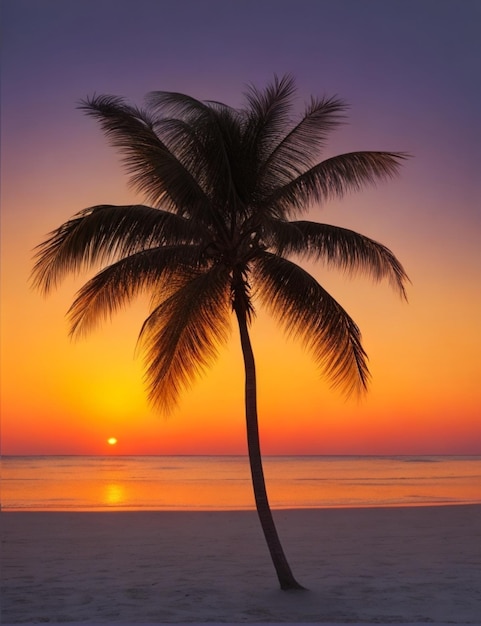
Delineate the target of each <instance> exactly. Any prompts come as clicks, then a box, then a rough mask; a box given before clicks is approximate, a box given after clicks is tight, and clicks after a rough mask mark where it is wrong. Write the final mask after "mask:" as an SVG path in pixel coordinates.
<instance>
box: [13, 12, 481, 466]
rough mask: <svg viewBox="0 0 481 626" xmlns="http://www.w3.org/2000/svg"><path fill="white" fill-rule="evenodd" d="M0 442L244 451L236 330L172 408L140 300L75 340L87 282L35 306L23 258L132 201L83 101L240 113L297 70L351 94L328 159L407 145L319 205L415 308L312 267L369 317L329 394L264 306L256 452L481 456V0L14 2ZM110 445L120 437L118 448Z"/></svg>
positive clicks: (67, 286) (321, 91)
mask: <svg viewBox="0 0 481 626" xmlns="http://www.w3.org/2000/svg"><path fill="white" fill-rule="evenodd" d="M2 24H3V33H2V39H3V59H2V93H1V98H2V161H1V167H2V170H1V178H2V179H1V182H2V190H1V202H2V283H1V288H2V294H1V295H2V324H1V332H2V344H1V349H2V369H1V373H2V394H1V396H2V397H1V402H2V407H1V408H2V422H1V427H2V452H3V453H4V454H51V453H52V454H64V453H65V454H69V453H72V454H77V453H80V454H83V453H86V454H97V453H98V454H102V453H106V452H108V451H109V450H108V449H107V448H108V446H107V444H106V440H107V438H108V437H110V436H115V437H117V438H118V444H117V446H116V447H115V452H116V453H119V454H176V453H188V454H204V453H244V452H245V450H246V445H245V434H244V414H243V369H242V360H241V353H240V346H239V341H238V336H237V333H236V329H235V326H234V325H233V328H232V340H231V342H230V344H229V345H228V346H227V347H226V349H225V350H222V352H221V354H220V358H219V360H218V362H217V364H216V365H215V366H214V367H213V368H212V369H211V370H210V371H209V372H208V373H207V374H206V375H205V376H204V377H203V378H202V379H201V380H200V381H199V382H198V383H197V385H195V386H194V387H193V388H192V389H191V390H190V391H189V392H186V393H185V394H184V395H183V396H182V399H181V402H180V405H179V408H178V410H177V411H176V412H175V413H174V414H173V415H171V416H170V417H168V418H165V417H163V416H161V415H159V414H156V413H155V412H154V411H153V410H152V409H150V408H149V406H148V405H147V402H146V400H145V395H144V390H143V381H142V362H141V359H140V358H135V357H134V351H135V343H136V338H137V334H138V331H139V329H140V324H141V322H142V320H143V318H144V317H145V315H146V313H147V306H146V302H145V301H142V300H139V302H138V303H136V304H135V306H133V307H132V308H131V309H128V310H126V311H125V312H123V313H121V314H120V315H118V317H116V318H115V319H114V320H113V322H112V323H111V324H108V323H107V324H104V325H103V326H102V327H101V328H100V329H99V330H97V331H95V332H92V334H91V335H90V336H89V337H88V338H86V339H83V340H81V341H77V342H75V343H73V342H71V341H70V340H69V339H68V336H67V333H68V329H67V325H66V321H65V312H66V310H67V308H68V306H69V303H70V302H71V301H72V299H73V296H74V293H75V291H76V289H78V288H79V286H80V285H81V284H82V283H83V282H84V281H85V280H86V279H87V277H88V276H87V275H86V274H85V275H83V276H82V277H79V278H75V279H71V280H67V281H66V282H65V283H64V284H63V285H62V287H61V289H59V291H58V292H57V293H55V294H53V295H52V296H50V297H49V298H48V299H44V298H43V297H42V296H41V295H39V293H36V292H35V291H33V290H32V289H31V288H30V287H29V282H28V281H29V273H30V270H31V267H32V261H31V259H32V249H33V248H34V246H35V245H37V244H38V243H40V241H42V239H43V238H44V237H45V235H46V234H47V233H48V232H49V231H50V230H52V229H53V228H55V227H57V226H58V225H60V224H61V223H62V222H64V221H66V220H67V219H68V218H69V217H70V216H72V215H73V214H74V213H76V212H77V211H79V210H80V209H82V208H85V207H88V206H92V205H95V204H101V203H108V204H126V203H129V202H132V201H136V202H140V201H142V198H141V197H140V196H138V195H135V194H134V193H133V191H132V190H130V189H129V188H128V187H127V184H126V176H125V175H124V173H123V170H122V167H121V164H120V162H119V158H118V155H117V154H116V153H115V151H114V150H113V149H112V148H111V147H109V146H108V145H107V142H106V141H105V139H104V137H103V135H102V133H101V131H100V130H99V128H98V127H97V126H96V124H95V122H94V121H93V120H91V119H89V118H87V117H86V116H84V115H83V114H82V113H81V112H80V111H79V110H78V109H77V108H76V106H77V104H78V101H79V100H80V99H81V98H83V97H85V96H87V95H92V94H94V93H109V94H116V95H122V96H125V97H126V98H128V99H129V100H131V101H133V102H135V103H140V102H141V99H142V98H143V96H144V94H145V93H147V92H148V91H151V90H156V89H158V90H171V91H181V92H185V93H189V94H191V95H193V96H195V97H197V98H199V99H212V100H220V101H223V102H226V103H228V104H230V105H233V106H238V105H240V104H241V103H242V92H243V91H244V90H245V86H246V85H247V84H248V83H254V84H256V85H258V86H264V85H265V84H266V83H267V82H268V81H270V80H271V79H272V77H273V75H274V73H277V74H278V75H282V74H284V73H291V74H293V75H294V76H295V77H296V81H297V85H298V87H299V110H301V109H302V108H303V102H304V101H305V100H307V99H308V98H309V97H310V95H311V94H315V95H338V96H340V97H342V98H344V99H345V100H346V101H347V102H349V104H350V107H351V108H350V114H349V125H346V126H344V127H343V128H342V129H341V130H339V131H337V132H336V134H335V135H333V136H332V138H331V143H330V144H329V146H328V148H327V151H326V156H327V155H330V154H334V153H340V152H345V151H346V152H347V151H351V150H359V149H360V150H399V151H407V152H410V153H411V154H412V155H413V158H412V159H411V160H410V161H409V162H408V163H407V164H406V165H404V166H403V168H402V172H401V176H400V177H399V178H397V179H396V180H394V181H392V182H387V183H382V184H380V185H379V186H378V187H376V188H367V189H366V190H365V191H364V192H361V193H358V194H353V195H350V196H349V197H346V198H345V199H344V200H343V201H339V202H333V203H331V204H330V205H328V206H324V207H322V208H319V209H316V210H313V211H312V212H311V214H310V218H311V219H318V220H319V221H324V222H330V223H335V224H337V225H340V226H346V227H348V228H352V229H354V230H358V231H359V232H362V233H363V234H365V235H367V236H370V237H372V238H374V239H377V240H379V241H381V242H382V243H384V244H385V245H387V246H388V247H389V248H391V249H392V250H393V251H394V253H395V254H396V255H397V257H398V258H399V259H400V260H401V261H402V263H403V264H404V266H405V268H406V270H407V272H408V274H409V276H410V278H411V281H412V284H411V285H410V287H409V292H408V296H409V304H406V303H403V302H401V301H400V300H399V298H398V297H397V296H396V294H395V293H393V292H392V291H391V290H390V289H389V288H388V286H387V285H385V284H377V285H375V284H372V283H371V282H369V281H368V280H366V279H363V278H355V279H350V278H347V277H345V276H342V275H340V274H337V273H335V272H326V270H325V268H323V267H322V266H319V267H314V266H311V267H310V268H309V269H311V270H312V271H313V273H314V274H315V275H316V277H317V278H318V279H319V280H320V281H321V282H322V283H323V284H324V285H325V286H326V287H327V288H328V289H329V290H330V291H331V293H332V294H333V295H334V296H335V297H336V298H337V299H338V300H339V301H340V302H341V304H342V305H343V306H344V307H345V308H346V309H347V310H348V312H349V313H350V314H351V315H352V317H354V319H355V320H356V321H357V323H358V324H359V325H360V327H361V330H362V332H363V337H364V343H365V347H366V350H367V352H368V354H369V356H370V367H371V371H372V375H373V380H372V384H371V388H370V392H369V394H368V395H367V396H366V397H365V398H364V399H362V400H361V401H357V400H346V399H345V398H343V397H342V396H340V395H339V394H338V393H337V392H335V391H332V390H330V389H329V387H328V386H327V384H326V383H325V382H324V381H323V380H322V377H321V376H320V373H319V372H318V371H317V370H316V368H315V366H314V363H313V361H312V359H311V357H310V356H309V354H306V353H304V352H303V350H302V347H301V346H300V345H297V344H296V343H294V342H293V341H290V340H287V339H285V338H284V337H283V336H282V334H281V332H280V331H279V330H278V328H277V326H276V325H275V324H274V322H273V321H272V320H271V319H269V317H268V316H267V315H266V314H265V313H262V312H261V311H259V313H258V316H257V320H256V322H255V324H254V327H253V330H252V339H253V344H254V349H255V352H256V357H257V367H258V376H259V413H260V420H261V437H262V442H263V449H264V452H265V453H296V454H300V453H312V454H416V453H425V454H433V453H438V454H444V453H446V454H448V453H452V454H463V453H464V454H480V453H481V419H480V416H481V384H480V365H479V362H480V358H479V357H480V354H481V334H480V324H479V320H480V319H481V290H480V274H481V254H480V234H481V208H480V207H481V183H480V179H481V177H480V159H479V146H480V140H481V133H480V130H481V126H480V115H479V111H480V103H481V80H480V77H481V72H480V70H481V63H480V59H481V45H480V40H481V38H480V36H479V35H480V25H481V3H480V2H479V1H478V0H462V1H461V2H459V1H458V0H452V1H446V0H400V1H397V0H390V1H388V2H386V1H383V0H252V1H251V0H243V1H242V2H237V1H229V0H196V1H195V0H192V1H188V0H172V1H170V0H82V1H80V0H3V3H2ZM110 452H112V449H110Z"/></svg>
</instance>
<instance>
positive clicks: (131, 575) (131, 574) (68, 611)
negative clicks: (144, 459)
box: [1, 504, 481, 625]
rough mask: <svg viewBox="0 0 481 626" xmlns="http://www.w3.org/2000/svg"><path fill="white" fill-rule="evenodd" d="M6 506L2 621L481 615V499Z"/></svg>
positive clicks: (367, 619) (465, 619) (445, 618)
mask: <svg viewBox="0 0 481 626" xmlns="http://www.w3.org/2000/svg"><path fill="white" fill-rule="evenodd" d="M273 514H274V517H275V520H276V524H277V528H278V531H279V535H280V537H281V541H282V543H283V546H284V549H285V551H286V555H287V558H288V560H289V562H290V564H291V567H292V569H293V571H294V574H295V576H296V578H297V579H298V580H299V581H300V582H301V583H302V584H304V585H305V586H306V587H308V588H309V591H308V592H307V593H306V594H295V593H294V594H293V593H286V592H282V591H280V590H279V589H278V584H277V580H276V577H275V573H274V570H273V567H272V564H271V561H270V557H269V554H268V551H267V547H266V545H265V542H264V538H263V536H262V531H261V529H260V525H259V522H258V520H257V514H256V512H255V511H188V512H187V511H106V512H85V511H84V512H65V511H63V512H55V513H54V512H50V511H36V512H27V511H21V512H19V511H15V512H14V511H5V510H4V511H2V515H1V528H2V546H3V550H2V598H3V610H2V623H5V624H7V623H8V624H13V623H22V624H28V623H38V622H44V621H50V622H65V623H90V624H93V623H95V624H105V623H122V624H126V623H132V624H133V623H144V624H149V623H156V624H161V623H175V624H182V623H189V624H193V623H211V624H214V623H229V624H235V623H258V624H259V623H262V622H267V623H270V624H274V623H281V624H291V625H292V624H305V623H311V624H312V623H336V624H340V623H343V624H347V623H357V624H361V623H369V624H371V623H377V624H379V623H386V624H388V623H404V624H407V623H413V624H414V623H420V622H434V623H439V624H441V623H448V622H451V623H456V624H479V622H480V619H479V616H480V615H481V569H480V567H479V565H480V563H481V505H477V504H473V505H466V504H462V505H446V506H415V507H412V506H410V507H374V508H373V507H368V508H337V509H332V508H329V509H327V508H326V509H278V510H275V511H273Z"/></svg>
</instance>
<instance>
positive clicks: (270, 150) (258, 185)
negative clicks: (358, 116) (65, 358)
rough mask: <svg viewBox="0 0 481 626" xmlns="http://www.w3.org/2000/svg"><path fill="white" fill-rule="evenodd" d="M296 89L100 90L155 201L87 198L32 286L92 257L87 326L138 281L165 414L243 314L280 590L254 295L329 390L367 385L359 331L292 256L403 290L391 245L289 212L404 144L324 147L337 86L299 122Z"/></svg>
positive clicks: (103, 112)
mask: <svg viewBox="0 0 481 626" xmlns="http://www.w3.org/2000/svg"><path fill="white" fill-rule="evenodd" d="M295 91H296V90H295V85H294V81H293V79H292V78H291V77H289V76H285V77H283V78H281V79H278V78H277V77H275V79H274V80H273V82H272V84H270V85H268V86H267V87H266V88H265V89H264V90H258V89H257V88H255V87H250V88H249V89H248V91H247V93H246V94H245V107H244V108H242V109H234V108H232V107H230V106H227V105H225V104H222V103H220V102H213V101H208V102H201V101H198V100H196V99H194V98H192V97H190V96H188V95H184V94H180V93H169V92H162V91H156V92H152V93H150V94H148V96H147V97H146V105H145V108H137V107H135V106H131V105H129V104H128V103H126V102H125V101H124V100H123V99H121V98H118V97H112V96H94V97H92V98H89V99H87V100H85V101H82V104H81V108H82V109H83V110H84V111H85V112H86V113H87V115H90V116H92V117H93V118H95V119H96V120H98V121H99V122H100V125H101V128H102V130H103V131H104V133H105V135H106V136H107V138H108V139H109V140H110V142H111V144H112V145H113V146H115V147H116V148H118V149H119V150H120V152H121V153H122V155H123V158H124V162H125V164H126V166H127V170H128V172H129V174H130V177H131V183H132V184H133V186H134V187H135V188H136V189H137V190H138V191H140V192H142V193H143V194H144V196H145V197H146V202H147V204H148V206H146V205H140V204H139V205H129V206H112V205H101V206H94V207H90V208H88V209H85V210H83V211H81V212H80V213H78V214H76V215H75V216H74V217H73V218H72V219H70V220H68V221H67V222H65V223H64V224H62V225H61V226H60V227H59V228H57V229H56V230H54V231H53V232H52V233H50V235H49V236H48V238H47V239H46V240H45V241H44V242H43V243H42V244H40V245H39V246H38V248H37V254H36V264H35V267H34V284H35V285H36V286H37V287H39V288H40V289H41V290H43V291H44V292H45V293H47V292H49V291H50V290H51V289H52V288H54V287H56V286H57V284H58V282H59V280H60V279H61V278H63V276H64V275H65V274H67V273H69V272H73V273H77V272H78V271H80V270H82V269H87V268H92V267H96V268H97V269H98V273H97V274H96V275H95V276H94V277H93V278H91V279H90V280H89V281H88V282H87V283H86V284H85V285H84V286H83V287H82V288H81V289H80V291H79V292H78V294H77V296H76V299H75V301H74V302H73V304H72V306H71V308H70V310H69V318H70V322H71V333H72V335H74V336H78V335H81V334H82V333H84V332H86V331H88V330H89V329H90V328H91V327H92V326H93V325H94V324H96V323H97V322H98V321H99V320H100V319H102V318H105V317H109V316H110V315H111V314H113V313H114V312H115V311H117V310H118V309H119V308H121V307H122V306H124V305H125V304H127V303H129V302H130V301H131V300H132V299H133V298H134V297H136V296H137V295H138V294H140V293H141V292H147V293H148V294H150V296H151V310H150V313H149V315H148V317H147V319H146V320H145V322H144V324H143V326H142V329H141V331H140V335H139V343H140V345H141V347H142V348H143V350H144V354H145V363H146V380H147V383H148V391H149V398H150V401H151V402H152V403H153V405H155V406H157V407H158V408H160V409H161V410H163V411H170V410H171V409H172V408H173V407H174V406H175V403H176V401H177V399H178V396H179V393H180V391H181V390H182V389H184V388H185V387H186V386H188V385H189V384H190V382H191V381H192V380H193V379H194V378H195V377H196V375H198V374H199V372H200V371H202V370H204V369H205V368H206V367H207V366H208V365H209V364H210V363H211V362H212V360H213V359H214V358H215V356H216V355H217V350H218V347H219V345H220V344H222V343H223V342H224V341H225V340H226V337H227V335H228V330H229V326H230V320H231V315H232V313H233V314H234V316H235V318H236V319H237V323H238V327H239V332H240V341H241V347H242V353H243V357H244V364H245V410H246V422H247V441H248V452H249V461H250V468H251V474H252V482H253V488H254V495H255V502H256V507H257V511H258V514H259V518H260V522H261V525H262V529H263V531H264V535H265V538H266V541H267V544H268V547H269V550H270V553H271V557H272V560H273V563H274V566H275V569H276V572H277V576H278V578H279V582H280V585H281V588H282V589H300V588H302V587H301V585H300V584H299V583H298V582H297V581H296V579H295V578H294V576H293V574H292V572H291V569H290V567H289V564H288V562H287V560H286V557H285V555H284V552H283V549H282V546H281V543H280V541H279V537H278V534H277V531H276V527H275V525H274V521H273V518H272V514H271V510H270V507H269V501H268V497H267V492H266V487H265V481H264V475H263V469H262V459H261V449H260V443H259V432H258V421H257V403H256V395H257V394H256V373H255V362H254V355H253V351H252V346H251V341H250V337H249V327H250V324H251V322H252V319H253V316H254V299H255V298H257V299H258V300H259V301H260V302H261V303H262V304H264V305H265V306H266V307H267V308H268V309H269V310H270V311H271V313H272V314H273V315H274V317H276V318H277V319H278V320H279V321H280V322H281V324H282V325H283V326H284V328H285V329H286V331H287V332H288V333H291V334H294V335H297V336H298V337H299V338H300V339H301V340H302V341H303V342H304V344H305V345H306V347H307V348H309V349H310V350H311V352H312V353H313V356H314V359H315V361H316V362H317V364H318V365H319V366H320V367H321V368H322V370H323V371H324V373H325V374H326V376H327V378H328V379H329V380H330V382H331V383H332V384H333V385H334V386H339V387H341V388H342V389H343V390H344V391H345V392H347V393H352V392H360V391H363V390H365V389H366V386H367V383H368V379H369V371H368V367H367V356H366V353H365V351H364V349H363V347H362V344H361V335H360V331H359V328H358V327H357V326H356V324H355V323H354V321H353V320H352V319H351V318H350V317H349V315H348V314H347V313H346V311H345V310H344V309H343V308H342V307H341V306H340V304H338V303H337V302H336V300H335V299H334V298H333V297H332V296H331V295H329V293H328V292H327V291H326V290H325V289H323V287H322V286H321V285H320V284H319V283H318V282H317V281H316V280H315V279H314V278H313V276H311V275H310V274H309V273H308V272H307V271H306V270H305V269H303V268H302V267H301V266H300V265H299V264H298V263H296V262H295V259H296V258H297V259H299V258H300V257H302V258H306V259H315V260H321V261H324V262H325V263H327V264H328V265H331V266H334V267H337V268H340V269H342V270H347V271H348V272H354V271H361V272H364V273H367V274H369V275H370V276H372V277H373V278H374V279H375V280H381V279H387V280H388V281H389V282H390V283H391V284H392V286H393V287H394V288H395V289H396V290H397V291H398V292H399V293H400V295H401V296H403V297H404V296H405V290H404V284H405V281H406V280H407V276H406V274H405V272H404V270H403V268H402V266H401V264H400V263H399V262H398V261H397V259H396V258H395V256H394V255H393V254H392V253H391V252H390V251H389V250H388V249H387V248H386V247H384V246H383V245H381V244H380V243H377V242H376V241H373V240H372V239H369V238H367V237H365V236H363V235H360V234H358V233H355V232H353V231H351V230H347V229H344V228H338V227H335V226H332V225H327V224H321V223H317V222H312V221H307V220H300V219H296V218H299V217H300V216H302V214H303V213H305V212H306V210H307V208H308V207H309V206H310V205H313V204H314V205H318V204H322V203H324V202H326V201H328V200H329V199H330V198H335V197H342V196H344V194H345V193H346V192H348V191H352V190H358V189H360V188H361V187H362V186H363V185H365V184H368V183H374V182H375V181H377V180H378V179H385V178H390V177H392V176H393V175H395V174H396V172H397V170H398V168H399V165H400V163H401V161H402V160H403V159H404V158H405V157H406V155H405V154H402V153H392V152H352V153H348V154H341V155H338V156H335V157H332V158H328V159H325V160H319V159H320V153H321V152H322V148H323V147H324V144H325V141H326V138H327V135H328V133H329V132H330V131H332V130H333V129H335V128H336V127H337V126H338V125H339V124H340V123H341V122H342V120H343V117H344V111H345V109H346V105H345V103H344V102H343V101H341V100H339V99H337V98H311V100H310V102H309V103H308V104H307V105H306V108H305V111H304V113H303V114H302V115H301V116H300V117H299V118H298V119H293V118H292V115H291V114H292V108H293V99H294V95H295Z"/></svg>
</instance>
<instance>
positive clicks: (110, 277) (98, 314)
mask: <svg viewBox="0 0 481 626" xmlns="http://www.w3.org/2000/svg"><path fill="white" fill-rule="evenodd" d="M201 263H202V248H200V247H199V246H192V245H179V246H167V247H162V248H154V249H150V250H143V251H141V252H137V253H136V254H132V255H130V256H127V257H125V258H123V259H121V260H120V261H117V262H116V263H114V264H112V265H109V266H108V267H106V268H105V269H103V270H102V271H101V272H99V273H98V274H96V275H95V276H94V277H93V278H92V279H90V280H89V281H88V282H87V283H85V285H83V287H82V288H81V289H80V290H79V292H78V293H77V296H76V298H75V300H74V302H73V304H72V306H71V307H70V309H69V311H68V314H67V315H68V318H69V321H70V334H71V336H79V335H82V334H85V333H86V332H88V331H90V330H91V329H92V328H93V327H94V326H95V325H96V324H98V323H99V322H100V321H102V320H104V319H108V318H110V317H112V315H113V314H114V313H116V312H117V311H119V310H120V309H121V308H122V307H124V306H125V305H126V304H129V303H131V302H132V300H133V299H134V298H135V297H136V296H138V295H139V294H140V293H143V292H150V293H152V294H155V297H156V298H157V299H159V298H165V297H166V296H167V295H168V294H169V293H170V290H171V289H172V284H173V283H174V282H175V275H176V274H178V273H179V272H182V271H185V268H192V267H193V268H196V267H199V266H200V265H201Z"/></svg>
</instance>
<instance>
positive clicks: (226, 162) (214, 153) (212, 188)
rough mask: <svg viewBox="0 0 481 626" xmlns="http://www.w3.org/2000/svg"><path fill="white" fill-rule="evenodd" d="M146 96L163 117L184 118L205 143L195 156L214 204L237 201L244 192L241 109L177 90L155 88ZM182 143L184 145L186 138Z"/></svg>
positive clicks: (148, 101) (188, 126) (203, 182)
mask: <svg viewBox="0 0 481 626" xmlns="http://www.w3.org/2000/svg"><path fill="white" fill-rule="evenodd" d="M146 100H147V103H148V105H149V107H150V109H151V110H152V111H154V112H155V114H157V115H160V116H161V117H162V119H166V120H167V119H169V120H170V119H171V118H175V120H177V122H182V123H183V124H184V128H189V129H190V132H191V134H192V136H193V137H194V139H195V141H197V142H200V144H201V145H202V150H201V151H199V152H198V153H196V155H195V157H194V158H195V161H196V163H195V164H194V165H195V167H196V171H202V172H203V174H204V176H203V178H202V185H203V188H204V189H205V190H206V193H208V194H209V196H210V198H211V200H212V203H213V205H214V206H216V207H218V208H219V207H225V206H227V205H229V206H232V204H234V205H235V204H236V202H237V200H238V197H237V195H238V193H239V192H240V195H242V188H241V187H239V185H241V186H242V185H244V184H245V176H244V170H245V168H243V167H242V164H243V163H244V162H245V159H243V158H242V157H243V154H242V149H241V146H240V138H241V128H242V115H241V114H240V112H239V111H237V110H236V109H234V108H232V107H229V106H227V105H226V104H223V103H221V102H212V101H208V102H201V101H199V100H197V99H195V98H193V97H191V96H188V95H186V94H182V93H176V92H165V91H153V92H150V93H149V94H148V95H147V98H146ZM182 143H183V145H184V146H185V144H186V142H185V141H184V142H182ZM169 145H170V146H172V144H171V143H169ZM191 157H192V152H191ZM239 170H240V171H239Z"/></svg>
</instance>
